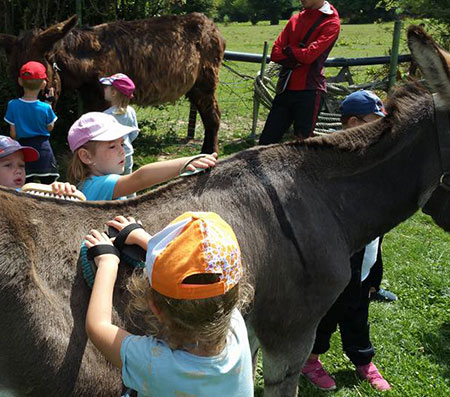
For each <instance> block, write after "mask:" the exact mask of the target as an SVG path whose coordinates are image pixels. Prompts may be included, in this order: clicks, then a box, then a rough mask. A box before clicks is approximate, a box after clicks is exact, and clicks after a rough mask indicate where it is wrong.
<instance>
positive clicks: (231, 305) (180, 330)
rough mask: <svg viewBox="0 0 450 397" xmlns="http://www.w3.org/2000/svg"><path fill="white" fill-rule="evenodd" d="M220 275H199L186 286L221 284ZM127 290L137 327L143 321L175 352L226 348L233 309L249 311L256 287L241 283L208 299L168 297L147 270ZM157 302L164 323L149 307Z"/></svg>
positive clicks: (130, 315) (131, 316) (129, 310)
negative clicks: (157, 289)
mask: <svg viewBox="0 0 450 397" xmlns="http://www.w3.org/2000/svg"><path fill="white" fill-rule="evenodd" d="M218 277H219V275H217V274H196V275H193V276H190V277H188V278H187V279H186V280H184V282H183V283H184V284H213V283H217V281H218ZM127 289H128V291H129V293H130V294H131V300H130V302H129V304H128V308H127V315H128V318H129V319H130V321H131V322H133V323H134V324H135V325H136V321H135V320H136V318H139V317H140V319H142V320H143V322H144V327H145V329H142V331H144V332H145V333H146V334H149V335H153V336H155V337H157V338H159V339H163V340H164V341H165V342H166V343H167V344H168V345H169V346H170V348H171V349H174V350H175V349H185V348H186V347H192V346H197V347H201V348H203V349H205V350H211V349H214V348H220V349H221V350H222V349H223V347H224V346H225V343H226V338H227V334H228V332H229V328H230V320H231V314H232V311H233V309H235V308H237V309H240V310H242V309H245V307H246V306H247V305H248V304H249V303H250V302H251V300H252V299H253V287H252V286H251V285H250V284H249V283H248V282H247V281H246V280H245V278H244V277H243V278H241V280H240V281H239V282H238V283H237V284H236V285H235V286H234V287H233V288H232V289H230V290H229V291H228V292H226V293H225V294H223V295H219V296H214V297H212V298H206V299H174V298H168V297H166V296H164V295H162V294H160V293H158V292H157V291H155V290H154V289H152V288H151V286H150V284H149V280H148V278H147V275H146V272H145V271H139V270H137V271H135V273H134V274H133V275H132V277H131V278H130V279H129V281H128V284H127ZM150 301H153V303H154V304H155V306H156V307H157V308H158V309H159V310H160V311H161V313H162V316H163V318H164V323H161V322H159V321H158V319H157V318H156V316H155V315H154V314H153V313H152V311H151V310H150V308H149V302H150Z"/></svg>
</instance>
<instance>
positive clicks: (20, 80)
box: [17, 77, 23, 87]
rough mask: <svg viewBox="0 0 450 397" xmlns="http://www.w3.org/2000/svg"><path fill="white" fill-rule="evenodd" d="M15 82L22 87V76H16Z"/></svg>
mask: <svg viewBox="0 0 450 397" xmlns="http://www.w3.org/2000/svg"><path fill="white" fill-rule="evenodd" d="M17 82H18V83H19V85H20V86H21V87H23V82H22V78H20V77H18V78H17Z"/></svg>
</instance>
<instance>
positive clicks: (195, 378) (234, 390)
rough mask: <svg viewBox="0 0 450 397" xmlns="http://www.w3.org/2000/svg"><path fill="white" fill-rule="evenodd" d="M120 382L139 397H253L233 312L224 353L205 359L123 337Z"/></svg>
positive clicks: (241, 325)
mask: <svg viewBox="0 0 450 397" xmlns="http://www.w3.org/2000/svg"><path fill="white" fill-rule="evenodd" d="M120 357H121V359H122V365H123V366H122V379H123V383H124V384H125V386H126V387H129V388H131V389H133V390H136V391H137V392H138V396H140V397H142V396H165V397H172V396H173V397H176V396H196V397H201V396H205V397H210V396H213V397H214V396H217V397H219V396H233V397H252V396H253V375H252V358H251V353H250V346H249V343H248V336H247V328H246V327H245V322H244V319H243V318H242V316H241V314H240V313H239V311H238V310H237V309H235V310H234V312H233V314H232V318H231V329H230V332H229V334H228V337H227V344H226V346H225V348H224V350H223V351H222V352H221V353H220V354H219V355H217V356H212V357H203V356H196V355H193V354H190V353H188V352H186V351H184V350H171V349H170V347H169V346H168V345H167V344H166V343H165V342H164V341H161V340H159V339H156V338H154V337H151V336H137V335H130V336H127V337H126V338H125V339H124V340H123V341H122V346H121V348H120Z"/></svg>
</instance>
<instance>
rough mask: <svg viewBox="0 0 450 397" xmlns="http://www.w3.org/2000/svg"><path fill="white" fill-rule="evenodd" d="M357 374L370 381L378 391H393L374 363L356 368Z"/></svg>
mask: <svg viewBox="0 0 450 397" xmlns="http://www.w3.org/2000/svg"><path fill="white" fill-rule="evenodd" d="M356 373H357V374H358V375H359V376H360V377H361V378H362V379H366V380H368V381H369V383H370V386H372V387H373V388H374V389H376V390H380V391H385V390H391V385H390V384H389V383H388V382H387V380H386V379H384V378H383V375H381V374H380V371H378V368H377V367H376V366H375V364H374V363H369V364H366V365H361V366H359V367H356Z"/></svg>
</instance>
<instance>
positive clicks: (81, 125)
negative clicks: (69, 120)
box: [67, 112, 139, 153]
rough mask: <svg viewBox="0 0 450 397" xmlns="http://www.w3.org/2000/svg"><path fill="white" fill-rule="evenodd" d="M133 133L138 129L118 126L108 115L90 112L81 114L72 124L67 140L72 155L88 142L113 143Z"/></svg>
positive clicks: (113, 118)
mask: <svg viewBox="0 0 450 397" xmlns="http://www.w3.org/2000/svg"><path fill="white" fill-rule="evenodd" d="M134 131H139V128H135V127H129V126H126V125H123V124H120V123H119V122H118V121H117V120H116V119H115V117H114V116H112V115H110V114H106V113H102V112H90V113H86V114H83V115H82V116H81V117H80V118H79V119H78V120H77V121H75V123H73V124H72V127H70V130H69V134H68V136H67V140H68V142H69V147H70V150H71V151H72V153H73V152H75V150H77V149H78V148H80V147H81V146H83V145H84V144H85V143H87V142H89V141H100V142H107V141H114V140H116V139H119V138H122V137H124V136H125V135H128V134H129V133H130V132H134Z"/></svg>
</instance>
